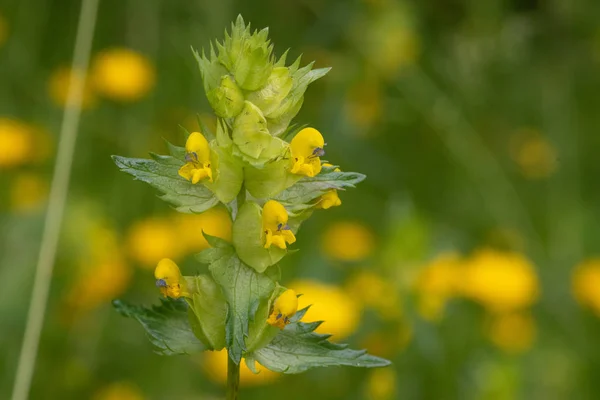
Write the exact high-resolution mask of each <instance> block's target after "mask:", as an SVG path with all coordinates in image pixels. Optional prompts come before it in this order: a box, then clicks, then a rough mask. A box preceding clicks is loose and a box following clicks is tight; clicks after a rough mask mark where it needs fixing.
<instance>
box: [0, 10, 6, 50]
mask: <svg viewBox="0 0 600 400" xmlns="http://www.w3.org/2000/svg"><path fill="white" fill-rule="evenodd" d="M7 38H8V23H7V22H6V20H5V19H4V18H3V17H2V15H0V46H2V45H3V44H4V43H5V42H6V39H7Z"/></svg>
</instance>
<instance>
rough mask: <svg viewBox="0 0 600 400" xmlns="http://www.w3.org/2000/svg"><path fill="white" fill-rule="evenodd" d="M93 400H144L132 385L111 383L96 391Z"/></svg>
mask: <svg viewBox="0 0 600 400" xmlns="http://www.w3.org/2000/svg"><path fill="white" fill-rule="evenodd" d="M92 399H93V400H144V395H143V394H142V392H141V391H140V389H139V388H138V387H137V386H135V385H134V384H133V383H129V382H113V383H111V384H109V385H107V386H105V387H103V388H102V389H100V390H98V391H97V392H96V394H95V395H94V397H93V398H92Z"/></svg>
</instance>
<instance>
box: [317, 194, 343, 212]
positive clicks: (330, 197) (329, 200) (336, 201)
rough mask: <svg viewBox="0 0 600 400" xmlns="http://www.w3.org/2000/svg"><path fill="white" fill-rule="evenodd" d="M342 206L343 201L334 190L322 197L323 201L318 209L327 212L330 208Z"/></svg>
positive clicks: (318, 205) (320, 201) (318, 204)
mask: <svg viewBox="0 0 600 400" xmlns="http://www.w3.org/2000/svg"><path fill="white" fill-rule="evenodd" d="M341 204H342V200H340V198H339V196H338V194H337V190H332V191H330V192H327V193H325V194H324V195H322V196H321V199H320V200H319V202H318V203H317V208H322V209H323V210H327V209H328V208H331V207H336V206H339V205H341Z"/></svg>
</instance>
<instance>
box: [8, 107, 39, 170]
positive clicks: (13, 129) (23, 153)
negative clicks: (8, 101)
mask: <svg viewBox="0 0 600 400" xmlns="http://www.w3.org/2000/svg"><path fill="white" fill-rule="evenodd" d="M34 147H35V143H34V137H33V133H32V131H31V129H30V127H29V126H27V125H26V124H24V123H21V122H19V121H15V120H11V119H8V118H0V168H5V167H15V166H18V165H22V164H25V163H27V162H28V161H30V160H31V159H33V154H34Z"/></svg>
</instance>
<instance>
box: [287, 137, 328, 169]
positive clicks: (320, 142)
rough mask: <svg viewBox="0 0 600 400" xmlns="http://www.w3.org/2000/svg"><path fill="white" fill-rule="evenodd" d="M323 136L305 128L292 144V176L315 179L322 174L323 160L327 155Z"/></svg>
mask: <svg viewBox="0 0 600 400" xmlns="http://www.w3.org/2000/svg"><path fill="white" fill-rule="evenodd" d="M324 147H325V140H324V139H323V135H321V133H320V132H319V131H318V130H316V129H314V128H304V129H302V130H301V131H300V132H298V134H297V135H296V136H294V138H293V139H292V141H291V143H290V149H291V151H292V169H291V170H290V172H291V173H292V174H298V175H306V176H308V177H311V178H312V177H314V176H315V175H318V174H319V172H321V159H320V158H319V157H321V156H323V155H325V150H324Z"/></svg>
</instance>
